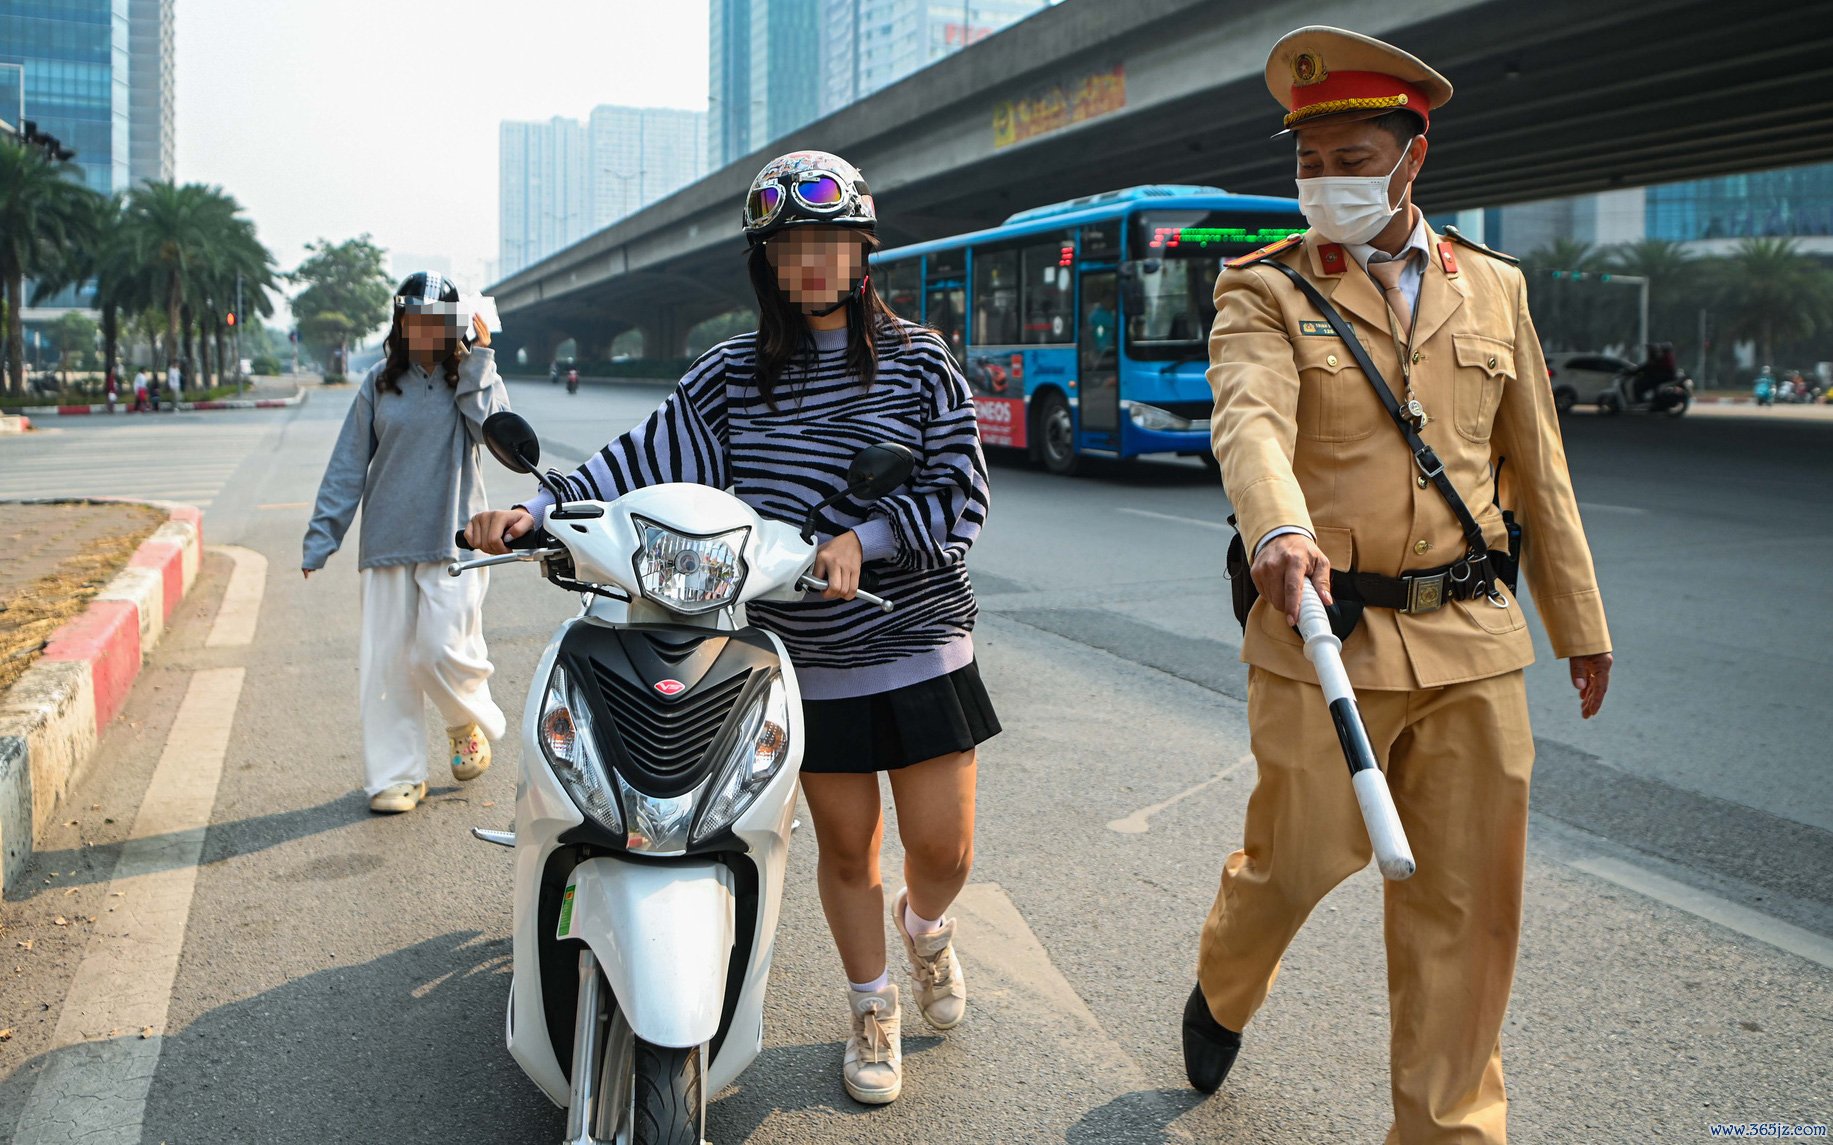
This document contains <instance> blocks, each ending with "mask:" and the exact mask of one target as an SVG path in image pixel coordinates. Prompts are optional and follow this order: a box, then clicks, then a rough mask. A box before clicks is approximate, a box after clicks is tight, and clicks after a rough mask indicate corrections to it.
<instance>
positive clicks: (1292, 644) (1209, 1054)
mask: <svg viewBox="0 0 1833 1145" xmlns="http://www.w3.org/2000/svg"><path fill="white" fill-rule="evenodd" d="M1266 79H1267V86H1268V87H1269V88H1270V89H1271V90H1272V92H1273V95H1274V97H1275V98H1276V99H1278V100H1279V101H1280V103H1282V104H1283V105H1284V106H1285V108H1286V110H1287V112H1288V114H1287V115H1286V118H1285V125H1286V127H1287V128H1288V129H1290V131H1291V133H1292V134H1293V136H1294V137H1295V139H1296V141H1297V150H1298V187H1299V201H1300V205H1301V207H1302V208H1303V210H1304V211H1305V215H1306V219H1307V221H1308V222H1309V223H1310V224H1311V226H1310V229H1309V230H1307V231H1306V232H1305V234H1304V235H1303V236H1294V237H1293V238H1292V239H1290V240H1287V241H1286V242H1283V243H1278V244H1275V245H1274V246H1273V247H1269V248H1267V249H1265V250H1262V251H1259V252H1256V253H1255V254H1253V255H1248V256H1246V257H1244V258H1241V259H1237V260H1235V261H1234V262H1233V263H1232V264H1231V265H1230V266H1229V267H1228V268H1227V269H1225V270H1224V271H1223V272H1222V274H1221V275H1220V277H1219V278H1218V279H1217V281H1216V295H1215V301H1216V311H1217V313H1216V321H1215V327H1214V329H1213V331H1212V333H1211V336H1210V343H1209V353H1210V369H1209V384H1210V387H1211V389H1212V390H1213V391H1214V392H1215V398H1216V404H1215V413H1214V417H1213V421H1212V423H1211V425H1212V427H1213V436H1214V447H1215V454H1216V457H1217V459H1218V460H1219V461H1220V462H1221V467H1222V479H1223V481H1224V483H1225V485H1226V486H1227V490H1228V494H1229V497H1230V499H1231V501H1232V502H1233V504H1234V506H1235V509H1236V512H1237V514H1238V517H1239V522H1240V528H1241V535H1242V539H1243V541H1244V542H1245V544H1246V546H1247V551H1248V552H1249V553H1252V554H1253V563H1252V579H1253V583H1254V585H1255V586H1256V587H1257V588H1258V590H1259V592H1260V599H1259V601H1258V602H1257V603H1256V604H1255V605H1254V607H1253V610H1252V612H1251V613H1250V614H1249V616H1248V618H1247V620H1246V622H1245V623H1246V632H1245V634H1244V639H1243V643H1242V659H1244V660H1245V661H1247V663H1248V664H1249V665H1250V667H1249V676H1248V719H1249V723H1250V727H1251V730H1252V737H1253V749H1254V757H1255V759H1256V760H1257V762H1258V768H1259V779H1258V783H1257V785H1256V787H1255V789H1254V793H1253V796H1252V798H1251V799H1250V800H1249V802H1248V810H1247V823H1246V828H1245V840H1244V842H1243V845H1242V848H1241V849H1240V850H1239V851H1236V852H1235V853H1234V854H1232V855H1230V856H1229V858H1228V860H1227V862H1226V863H1225V864H1224V867H1223V871H1222V883H1221V889H1220V891H1219V893H1218V894H1217V896H1216V900H1215V905H1214V907H1213V908H1212V909H1211V911H1210V914H1209V918H1208V921H1207V922H1206V923H1205V924H1204V927H1203V933H1202V941H1201V954H1200V959H1199V968H1198V986H1197V988H1196V990H1195V991H1193V992H1192V994H1191V996H1190V1000H1189V1004H1188V1005H1187V1006H1186V1007H1185V1013H1184V1023H1183V1041H1184V1055H1185V1063H1186V1066H1187V1068H1188V1072H1189V1076H1190V1082H1191V1084H1192V1085H1194V1086H1195V1087H1197V1088H1198V1089H1201V1090H1205V1091H1213V1090H1214V1089H1215V1088H1216V1087H1217V1086H1219V1085H1220V1084H1221V1083H1222V1080H1223V1078H1224V1077H1226V1076H1227V1073H1228V1070H1229V1068H1230V1066H1232V1065H1233V1063H1234V1060H1235V1055H1236V1053H1237V1052H1238V1050H1239V1048H1240V1045H1241V1031H1242V1029H1243V1028H1244V1027H1245V1026H1246V1025H1247V1023H1248V1020H1249V1019H1250V1018H1252V1017H1253V1016H1254V1012H1255V1011H1256V1010H1258V1009H1259V1008H1260V1005H1261V1003H1262V1002H1263V1001H1264V1000H1265V999H1266V996H1267V991H1268V989H1269V988H1270V987H1271V986H1272V984H1273V979H1274V977H1275V975H1276V974H1277V972H1278V969H1279V960H1280V956H1281V955H1282V954H1283V953H1284V951H1285V949H1286V946H1287V944H1288V943H1289V942H1290V941H1291V940H1292V937H1293V935H1294V934H1295V933H1296V932H1297V931H1298V928H1299V926H1300V924H1302V923H1303V922H1304V920H1305V917H1306V916H1307V915H1308V914H1309V913H1310V911H1311V909H1312V908H1313V907H1314V906H1315V905H1316V904H1317V902H1318V900H1319V899H1321V898H1323V896H1324V895H1325V894H1326V893H1327V892H1328V891H1329V890H1330V889H1331V888H1332V887H1334V886H1336V885H1337V883H1339V882H1341V881H1342V880H1343V879H1345V878H1347V877H1348V876H1349V875H1351V874H1354V873H1355V872H1356V871H1358V870H1360V869H1361V868H1362V867H1364V866H1365V865H1367V863H1368V861H1369V858H1370V850H1369V843H1368V838H1367V835H1366V832H1365V830H1364V828H1363V826H1362V822H1361V818H1360V815H1359V812H1358V809H1357V804H1356V800H1355V796H1354V794H1353V790H1352V788H1351V785H1350V781H1349V776H1348V775H1347V774H1346V773H1345V769H1344V765H1343V758H1342V755H1341V753H1340V749H1339V745H1338V743H1337V738H1336V734H1335V731H1334V729H1333V726H1332V723H1331V719H1330V716H1329V714H1328V712H1327V711H1326V707H1325V703H1324V699H1323V695H1322V693H1321V691H1320V690H1319V688H1318V686H1317V683H1316V677H1315V675H1314V674H1313V672H1312V670H1311V667H1310V665H1309V664H1308V663H1307V662H1306V660H1305V656H1304V651H1303V645H1302V642H1301V640H1300V639H1299V636H1298V634H1297V633H1296V632H1295V631H1293V625H1294V624H1295V623H1296V620H1297V612H1298V601H1299V594H1300V587H1301V584H1302V582H1303V581H1304V580H1305V579H1309V580H1311V581H1312V582H1313V583H1314V584H1315V585H1316V586H1317V588H1318V590H1319V592H1320V593H1321V594H1322V595H1323V597H1324V599H1325V601H1326V602H1329V601H1330V600H1331V599H1332V597H1333V595H1334V597H1335V598H1336V599H1337V600H1339V601H1342V600H1350V599H1355V600H1360V601H1362V602H1363V605H1364V608H1363V612H1362V617H1361V621H1360V626H1359V628H1358V629H1357V630H1356V631H1355V632H1354V633H1353V634H1352V635H1351V636H1350V637H1349V639H1348V640H1347V642H1346V643H1345V645H1344V649H1343V662H1344V666H1345V667H1346V668H1347V669H1348V672H1349V676H1350V680H1351V682H1352V683H1353V684H1354V685H1355V687H1356V690H1357V696H1358V700H1359V703H1360V706H1361V710H1362V715H1363V719H1364V721H1365V723H1366V724H1367V728H1368V733H1369V738H1370V740H1371V741H1372V742H1373V745H1374V748H1375V752H1376V755H1377V757H1378V758H1379V759H1380V760H1381V762H1382V765H1383V767H1384V768H1385V769H1386V772H1387V777H1388V783H1389V785H1390V787H1391V789H1392V791H1393V796H1394V802H1395V804H1396V806H1397V807H1398V809H1399V812H1400V818H1401V821H1402V823H1403V824H1404V826H1405V828H1406V832H1407V836H1408V838H1409V840H1410V842H1411V844H1412V848H1413V852H1414V855H1415V856H1416V858H1417V859H1418V863H1419V869H1418V873H1417V874H1415V875H1414V876H1413V877H1412V878H1410V879H1408V880H1406V881H1404V882H1388V883H1386V884H1385V889H1386V901H1385V912H1386V927H1385V931H1386V941H1387V956H1388V995H1389V1006H1390V1009H1391V1020H1392V1041H1391V1055H1392V1059H1391V1071H1392V1089H1393V1100H1394V1122H1393V1127H1392V1129H1391V1130H1390V1131H1389V1134H1388V1142H1389V1143H1390V1145H1394V1143H1400V1145H1424V1143H1428V1142H1501V1141H1503V1140H1505V1134H1506V1122H1505V1114H1506V1098H1505V1097H1504V1094H1503V1085H1502V1065H1501V1043H1500V1033H1501V1028H1502V1019H1503V1014H1504V1011H1505V1010H1506V1008H1507V1005H1508V994H1509V989H1510V986H1511V984H1512V981H1513V978H1514V970H1515V949H1516V944H1517V939H1518V937H1519V932H1520V918H1521V889H1522V888H1521V882H1522V869H1523V865H1524V861H1525V852H1526V843H1527V813H1528V776H1529V772H1530V771H1531V770H1532V767H1533V759H1534V741H1533V737H1532V733H1531V732H1530V730H1529V727H1528V712H1527V698H1526V690H1525V687H1524V683H1523V678H1522V669H1523V668H1524V667H1526V666H1527V665H1528V664H1529V663H1531V662H1532V661H1533V655H1534V653H1533V645H1532V642H1531V639H1530V637H1529V634H1528V631H1527V624H1526V621H1525V620H1524V619H1523V617H1522V610H1521V607H1520V605H1519V604H1518V603H1517V602H1516V601H1515V599H1514V598H1513V596H1512V595H1511V594H1510V592H1509V590H1508V588H1507V587H1506V586H1504V585H1503V584H1502V583H1501V582H1500V581H1498V580H1495V579H1494V578H1493V572H1492V571H1491V570H1489V569H1488V568H1487V567H1486V566H1483V565H1482V564H1481V563H1479V566H1478V569H1477V572H1478V575H1477V576H1476V577H1475V578H1474V580H1473V578H1472V577H1471V568H1470V566H1469V565H1467V564H1464V563H1461V562H1462V561H1463V559H1464V558H1466V557H1467V556H1468V555H1469V554H1470V551H1471V549H1470V548H1467V542H1466V535H1465V531H1464V530H1463V529H1461V528H1460V525H1459V521H1458V518H1457V516H1456V515H1455V513H1454V511H1453V510H1452V508H1451V507H1450V502H1449V501H1448V499H1447V498H1446V497H1445V496H1444V495H1443V494H1442V493H1441V491H1440V490H1439V488H1438V487H1437V486H1436V485H1435V484H1434V483H1433V481H1431V480H1429V474H1428V469H1429V466H1418V465H1416V464H1415V459H1414V456H1413V453H1412V451H1411V449H1410V448H1409V447H1408V445H1407V444H1406V442H1405V440H1404V438H1403V437H1402V434H1401V432H1400V430H1399V429H1398V428H1397V427H1396V425H1395V423H1394V421H1393V420H1392V419H1391V417H1390V415H1389V413H1388V410H1387V408H1386V407H1385V406H1384V405H1383V404H1382V401H1381V400H1380V398H1379V397H1378V396H1377V394H1376V392H1375V390H1374V389H1373V387H1372V386H1371V384H1370V382H1369V380H1368V378H1367V377H1366V376H1365V375H1364V374H1363V372H1362V371H1361V370H1360V369H1359V368H1358V367H1357V365H1356V363H1355V361H1354V357H1353V355H1352V354H1351V353H1350V350H1349V348H1348V346H1347V344H1346V343H1345V342H1344V341H1342V340H1341V339H1340V338H1339V337H1338V336H1337V334H1336V333H1335V332H1334V331H1333V330H1332V329H1331V326H1330V325H1329V323H1328V322H1326V321H1324V316H1323V315H1322V314H1321V313H1320V311H1319V309H1318V307H1317V306H1316V305H1315V304H1313V303H1312V302H1310V301H1309V300H1308V299H1307V297H1306V296H1305V294H1304V293H1302V292H1301V290H1300V289H1299V287H1298V286H1297V284H1295V283H1294V282H1292V281H1290V280H1289V279H1288V278H1287V277H1286V275H1285V274H1284V272H1283V271H1281V270H1280V269H1279V268H1278V267H1275V266H1273V265H1271V263H1272V262H1273V261H1275V260H1277V261H1280V262H1283V263H1285V264H1286V265H1287V266H1289V267H1291V268H1293V269H1294V270H1296V271H1297V272H1298V273H1299V274H1300V275H1301V276H1303V278H1304V279H1305V280H1306V281H1308V282H1309V283H1311V284H1312V285H1313V286H1315V287H1316V289H1317V290H1318V291H1319V292H1321V293H1322V294H1323V295H1324V296H1325V297H1326V298H1327V299H1328V300H1329V302H1330V303H1331V305H1332V306H1334V307H1335V308H1336V309H1337V310H1338V311H1339V312H1340V313H1341V314H1342V315H1344V316H1345V318H1346V319H1347V321H1348V323H1349V324H1350V326H1351V328H1352V330H1353V333H1354V334H1355V335H1356V338H1357V339H1358V341H1360V342H1361V343H1362V344H1363V346H1364V347H1366V349H1367V352H1368V354H1369V356H1370V358H1371V359H1372V362H1373V364H1374V365H1375V367H1376V369H1377V370H1378V371H1379V372H1380V373H1381V374H1382V375H1383V377H1384V378H1385V379H1386V381H1387V382H1388V384H1389V386H1390V387H1391V388H1392V390H1393V391H1394V392H1395V395H1396V399H1397V404H1399V405H1401V406H1402V407H1403V409H1405V410H1408V411H1410V413H1409V420H1410V422H1411V424H1413V426H1414V428H1415V429H1416V430H1417V431H1418V432H1419V433H1420V435H1421V436H1422V437H1423V438H1424V440H1425V442H1426V443H1427V444H1428V445H1430V446H1431V447H1432V450H1433V451H1435V452H1436V454H1437V456H1438V458H1439V459H1440V460H1441V461H1442V462H1443V465H1444V470H1445V472H1446V474H1447V475H1448V476H1449V477H1450V479H1451V482H1452V484H1453V486H1454V487H1455V489H1456V490H1457V491H1459V492H1460V493H1461V495H1462V498H1463V500H1464V501H1465V502H1466V503H1467V505H1468V506H1469V511H1470V513H1471V514H1473V515H1474V518H1475V523H1476V524H1477V525H1479V526H1480V527H1481V532H1482V534H1483V537H1484V540H1485V541H1486V543H1487V545H1488V547H1489V548H1490V549H1492V550H1496V551H1497V552H1505V551H1506V550H1507V548H1508V540H1507V530H1506V526H1505V522H1504V518H1503V516H1502V511H1501V508H1500V507H1499V505H1498V501H1500V504H1501V505H1503V506H1506V507H1508V508H1509V509H1511V510H1512V511H1513V513H1514V515H1515V517H1516V519H1517V520H1518V521H1519V523H1520V524H1521V525H1522V526H1523V528H1524V529H1525V535H1526V546H1525V554H1524V568H1525V571H1526V573H1527V577H1528V581H1529V583H1530V585H1531V586H1532V588H1533V591H1534V600H1535V603H1536V604H1537V606H1538V608H1539V611H1540V615H1541V617H1542V619H1543V620H1544V622H1545V624H1546V628H1547V632H1548V635H1549V637H1550V638H1551V641H1552V645H1553V650H1554V653H1555V654H1556V655H1558V656H1560V657H1561V658H1564V659H1569V660H1570V662H1571V674H1572V681H1573V684H1574V686H1575V687H1576V688H1578V689H1579V693H1580V704H1581V710H1582V713H1583V715H1584V716H1585V717H1587V718H1589V717H1590V716H1592V715H1594V714H1596V712H1597V711H1598V708H1599V705H1601V704H1602V702H1603V699H1604V692H1605V689H1606V687H1607V686H1608V682H1609V678H1610V665H1611V656H1610V636H1609V632H1608V630H1607V629H1606V627H1605V623H1604V609H1603V604H1602V602H1601V600H1600V598H1599V594H1598V587H1597V581H1596V578H1595V575H1594V573H1593V570H1592V563H1591V553H1590V550H1589V548H1588V546H1587V545H1586V542H1585V536H1584V532H1583V528H1582V526H1581V525H1580V523H1579V515H1578V507H1577V504H1576V503H1575V501H1574V499H1573V495H1572V485H1571V480H1570V477H1569V475H1568V473H1567V469H1566V457H1565V450H1564V446H1563V445H1562V443H1561V441H1560V434H1559V424H1558V421H1557V418H1556V415H1555V411H1554V407H1553V394H1552V390H1551V387H1550V386H1548V384H1547V366H1546V362H1545V361H1544V359H1543V358H1542V357H1541V350H1540V342H1539V338H1538V337H1537V335H1536V334H1535V332H1534V324H1533V321H1532V320H1531V319H1530V318H1529V316H1528V306H1527V290H1526V285H1525V282H1524V279H1523V276H1522V274H1521V272H1520V270H1518V269H1517V268H1516V266H1515V262H1514V260H1513V259H1511V258H1509V257H1507V256H1506V255H1502V254H1499V253H1497V252H1495V251H1491V250H1489V249H1487V248H1486V247H1483V246H1481V245H1480V244H1477V243H1474V242H1471V241H1469V240H1467V239H1465V238H1463V237H1462V236H1460V235H1458V234H1457V233H1456V231H1455V230H1449V229H1448V230H1447V231H1446V232H1445V233H1444V234H1443V235H1440V234H1438V233H1435V232H1434V231H1433V230H1432V228H1431V227H1429V226H1427V224H1426V222H1425V220H1424V218H1423V217H1422V216H1421V214H1420V212H1419V209H1418V208H1417V207H1415V206H1414V205H1413V201H1412V193H1411V189H1412V183H1413V181H1414V179H1416V178H1417V177H1418V175H1419V172H1420V169H1421V167H1422V166H1423V165H1424V163H1425V158H1426V150H1427V144H1426V129H1427V127H1428V125H1429V123H1430V118H1431V115H1432V113H1433V112H1435V111H1436V110H1437V109H1438V108H1439V107H1440V106H1442V105H1443V104H1444V103H1445V102H1446V101H1447V100H1449V99H1450V98H1451V84H1450V83H1449V82H1447V81H1446V80H1445V78H1444V77H1443V76H1441V75H1439V74H1438V73H1437V72H1435V71H1433V70H1432V69H1431V68H1429V67H1427V66H1426V65H1425V64H1424V63H1422V62H1421V61H1419V60H1418V59H1416V58H1414V57H1413V56H1411V55H1409V54H1407V53H1406V52H1403V51H1400V50H1399V49H1397V48H1394V47H1392V46H1390V45H1388V44H1384V43H1381V42H1380V41H1378V40H1373V39H1370V38H1368V37H1366V36H1361V35H1357V34H1356V33H1353V32H1347V31H1343V30H1341V29H1336V28H1325V27H1308V28H1301V29H1299V30H1297V31H1295V32H1292V33H1291V34H1289V35H1287V36H1286V37H1284V38H1283V39H1281V40H1280V41H1279V43H1278V44H1276V45H1275V46H1274V48H1273V51H1272V54H1271V56H1270V57H1269V58H1268V60H1267V67H1266ZM1413 403H1417V404H1413ZM1498 470H1500V471H1501V477H1500V481H1501V486H1502V487H1501V497H1500V498H1498V495H1497V492H1498V491H1497V483H1498ZM1460 570H1461V572H1462V574H1463V576H1462V580H1460V577H1459V572H1460ZM1333 574H1334V576H1333ZM1333 586H1334V589H1335V591H1334V593H1333V592H1332V589H1333Z"/></svg>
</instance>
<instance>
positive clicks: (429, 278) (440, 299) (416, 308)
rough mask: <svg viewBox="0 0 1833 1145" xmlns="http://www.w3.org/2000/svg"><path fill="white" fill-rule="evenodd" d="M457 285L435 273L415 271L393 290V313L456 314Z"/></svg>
mask: <svg viewBox="0 0 1833 1145" xmlns="http://www.w3.org/2000/svg"><path fill="white" fill-rule="evenodd" d="M457 303H458V284H457V283H455V282H453V281H452V280H451V279H449V278H447V277H445V276H444V275H442V274H440V273H439V272H437V271H432V270H416V271H415V272H414V273H412V274H410V275H408V276H407V277H406V278H404V279H402V280H401V285H400V286H398V287H396V288H395V313H397V314H399V313H401V312H402V311H407V312H409V313H415V314H424V313H432V314H456V313H458V311H457V309H456V306H457Z"/></svg>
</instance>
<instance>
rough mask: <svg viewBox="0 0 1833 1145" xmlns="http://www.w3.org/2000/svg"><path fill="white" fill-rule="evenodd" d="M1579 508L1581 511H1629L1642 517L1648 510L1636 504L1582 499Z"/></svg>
mask: <svg viewBox="0 0 1833 1145" xmlns="http://www.w3.org/2000/svg"><path fill="white" fill-rule="evenodd" d="M1578 508H1579V512H1581V513H1628V514H1629V515H1630V516H1632V517H1641V516H1643V515H1645V514H1647V512H1648V510H1647V509H1638V508H1636V507H1635V506H1634V505H1606V504H1604V503H1603V502H1602V501H1580V502H1579V503H1578Z"/></svg>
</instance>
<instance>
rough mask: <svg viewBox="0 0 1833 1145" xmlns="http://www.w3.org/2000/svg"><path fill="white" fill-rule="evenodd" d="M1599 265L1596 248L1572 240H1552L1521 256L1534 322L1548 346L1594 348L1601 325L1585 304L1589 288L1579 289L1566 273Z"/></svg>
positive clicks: (1592, 311) (1581, 271)
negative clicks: (1585, 289)
mask: <svg viewBox="0 0 1833 1145" xmlns="http://www.w3.org/2000/svg"><path fill="white" fill-rule="evenodd" d="M1599 266H1600V255H1599V252H1598V249H1597V248H1596V247H1594V246H1592V245H1591V244H1590V243H1586V242H1579V241H1578V240H1576V239H1555V240H1553V241H1552V242H1550V243H1548V244H1547V245H1546V246H1543V247H1540V248H1539V249H1537V250H1535V251H1533V252H1531V253H1529V254H1527V255H1525V256H1524V257H1523V258H1522V260H1521V269H1522V270H1523V271H1524V272H1526V274H1527V276H1528V278H1527V280H1528V301H1529V302H1530V303H1532V305H1533V311H1534V321H1535V323H1536V324H1537V325H1538V327H1539V330H1540V334H1541V338H1542V340H1543V341H1544V342H1546V344H1547V345H1548V346H1549V347H1558V346H1566V347H1569V348H1572V349H1580V350H1594V349H1596V348H1597V347H1598V345H1599V340H1600V338H1601V337H1602V331H1601V329H1600V325H1601V324H1600V323H1599V322H1598V321H1597V320H1596V319H1597V315H1596V313H1595V308H1593V307H1591V306H1589V305H1587V304H1586V302H1587V298H1588V296H1589V291H1582V292H1581V290H1580V289H1579V285H1578V284H1577V283H1575V282H1573V281H1572V280H1571V279H1570V277H1569V276H1570V275H1571V274H1572V273H1574V272H1579V273H1590V272H1592V271H1595V270H1597V269H1598V268H1599Z"/></svg>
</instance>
